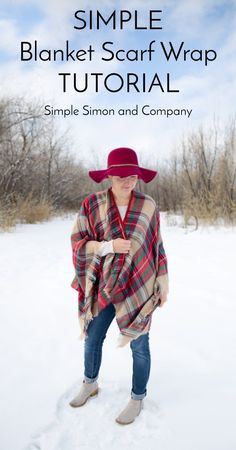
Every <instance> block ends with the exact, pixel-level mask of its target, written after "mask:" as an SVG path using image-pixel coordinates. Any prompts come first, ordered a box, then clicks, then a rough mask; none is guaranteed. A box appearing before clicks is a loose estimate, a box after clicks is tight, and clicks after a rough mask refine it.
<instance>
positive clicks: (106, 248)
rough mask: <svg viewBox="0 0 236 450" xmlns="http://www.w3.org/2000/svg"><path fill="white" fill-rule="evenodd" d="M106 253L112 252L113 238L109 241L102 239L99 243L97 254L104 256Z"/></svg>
mask: <svg viewBox="0 0 236 450" xmlns="http://www.w3.org/2000/svg"><path fill="white" fill-rule="evenodd" d="M108 253H114V249H113V239H112V240H111V241H103V242H102V244H101V245H100V248H99V251H98V255H99V256H106V255H107V254H108Z"/></svg>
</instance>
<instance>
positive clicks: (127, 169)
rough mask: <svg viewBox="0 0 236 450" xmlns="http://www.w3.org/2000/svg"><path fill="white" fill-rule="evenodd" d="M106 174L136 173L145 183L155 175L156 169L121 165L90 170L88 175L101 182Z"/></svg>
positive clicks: (123, 175) (126, 175) (106, 176)
mask: <svg viewBox="0 0 236 450" xmlns="http://www.w3.org/2000/svg"><path fill="white" fill-rule="evenodd" d="M108 175H117V176H120V177H128V176H129V175H138V178H141V179H142V180H143V181H144V182H145V183H149V182H150V181H151V180H153V178H154V177H155V176H156V175H157V171H156V170H151V169H144V167H133V166H123V167H111V168H109V169H104V170H90V171H89V176H90V178H92V180H94V181H96V183H101V181H103V180H104V179H105V178H108Z"/></svg>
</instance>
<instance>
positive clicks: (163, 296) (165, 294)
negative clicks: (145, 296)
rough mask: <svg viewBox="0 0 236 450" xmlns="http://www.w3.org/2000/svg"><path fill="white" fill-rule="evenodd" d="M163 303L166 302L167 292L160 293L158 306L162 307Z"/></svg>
mask: <svg viewBox="0 0 236 450" xmlns="http://www.w3.org/2000/svg"><path fill="white" fill-rule="evenodd" d="M165 302H167V292H163V293H161V296H160V304H159V306H160V307H161V306H163V305H164V303H165Z"/></svg>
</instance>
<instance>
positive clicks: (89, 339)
mask: <svg viewBox="0 0 236 450" xmlns="http://www.w3.org/2000/svg"><path fill="white" fill-rule="evenodd" d="M114 317H115V307H114V305H113V304H112V303H110V304H109V305H108V306H107V307H106V308H105V309H103V310H102V311H100V313H99V314H98V316H97V317H94V318H93V320H92V321H91V322H90V324H89V326H88V329H87V333H88V336H86V337H85V341H84V379H85V381H86V382H87V383H92V382H94V381H96V380H97V379H98V374H99V369H100V366H101V361H102V346H103V342H104V339H105V337H106V332H107V330H108V328H109V326H110V325H111V322H112V320H113V319H114ZM130 348H131V350H132V356H133V376H132V389H131V398H133V399H135V400H141V399H143V398H144V397H146V395H147V389H146V386H147V382H148V379H149V374H150V367H151V354H150V348H149V333H146V334H142V335H141V336H139V337H138V338H137V339H134V340H132V341H130Z"/></svg>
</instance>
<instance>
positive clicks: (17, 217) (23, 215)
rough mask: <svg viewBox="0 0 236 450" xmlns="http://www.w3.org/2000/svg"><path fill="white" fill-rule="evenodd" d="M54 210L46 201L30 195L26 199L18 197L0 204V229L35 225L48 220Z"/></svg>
mask: <svg viewBox="0 0 236 450" xmlns="http://www.w3.org/2000/svg"><path fill="white" fill-rule="evenodd" d="M53 213H54V210H53V207H52V206H51V204H50V203H49V202H48V201H47V200H46V199H43V198H42V199H39V200H38V199H36V198H33V197H32V195H29V196H28V197H27V198H22V197H18V198H17V200H16V199H15V200H14V203H13V202H1V204H0V229H2V230H3V231H6V230H10V229H12V228H14V227H15V226H16V224H17V223H31V224H32V223H37V222H43V221H44V220H48V219H49V218H50V217H52V216H53Z"/></svg>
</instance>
